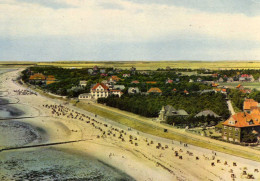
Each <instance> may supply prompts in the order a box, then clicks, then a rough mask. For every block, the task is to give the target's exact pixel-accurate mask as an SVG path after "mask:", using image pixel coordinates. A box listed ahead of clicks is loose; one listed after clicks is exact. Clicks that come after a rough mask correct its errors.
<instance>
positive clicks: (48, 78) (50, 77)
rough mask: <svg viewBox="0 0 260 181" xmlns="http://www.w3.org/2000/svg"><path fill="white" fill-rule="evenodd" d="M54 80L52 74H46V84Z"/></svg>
mask: <svg viewBox="0 0 260 181" xmlns="http://www.w3.org/2000/svg"><path fill="white" fill-rule="evenodd" d="M55 82H56V79H55V77H54V76H53V75H48V76H47V78H46V85H49V84H52V83H55Z"/></svg>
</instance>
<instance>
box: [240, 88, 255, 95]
mask: <svg viewBox="0 0 260 181" xmlns="http://www.w3.org/2000/svg"><path fill="white" fill-rule="evenodd" d="M239 91H240V92H242V93H244V94H250V93H251V92H252V91H251V89H241V90H239Z"/></svg>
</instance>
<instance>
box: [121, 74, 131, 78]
mask: <svg viewBox="0 0 260 181" xmlns="http://www.w3.org/2000/svg"><path fill="white" fill-rule="evenodd" d="M130 76H131V75H130V74H123V77H125V78H126V77H130Z"/></svg>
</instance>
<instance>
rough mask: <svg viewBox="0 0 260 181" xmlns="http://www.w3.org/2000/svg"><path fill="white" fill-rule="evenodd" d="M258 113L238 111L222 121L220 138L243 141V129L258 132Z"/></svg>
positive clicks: (259, 125) (259, 127)
mask: <svg viewBox="0 0 260 181" xmlns="http://www.w3.org/2000/svg"><path fill="white" fill-rule="evenodd" d="M259 120H260V115H251V114H249V113H247V112H239V113H236V114H234V115H232V116H231V117H230V118H229V119H228V120H226V121H225V122H223V123H222V125H223V128H222V139H224V140H227V141H232V142H243V131H245V132H247V133H249V132H251V133H252V132H258V133H259V130H260V122H259Z"/></svg>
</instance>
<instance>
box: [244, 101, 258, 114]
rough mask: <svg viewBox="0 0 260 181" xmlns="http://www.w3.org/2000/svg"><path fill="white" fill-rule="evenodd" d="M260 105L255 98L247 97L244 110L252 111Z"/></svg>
mask: <svg viewBox="0 0 260 181" xmlns="http://www.w3.org/2000/svg"><path fill="white" fill-rule="evenodd" d="M256 107H258V102H257V101H255V100H254V99H245V101H244V104H243V110H244V111H245V112H247V113H251V110H252V109H253V108H256Z"/></svg>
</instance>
